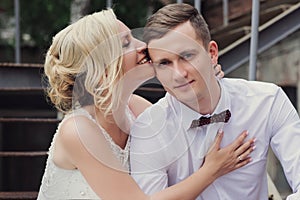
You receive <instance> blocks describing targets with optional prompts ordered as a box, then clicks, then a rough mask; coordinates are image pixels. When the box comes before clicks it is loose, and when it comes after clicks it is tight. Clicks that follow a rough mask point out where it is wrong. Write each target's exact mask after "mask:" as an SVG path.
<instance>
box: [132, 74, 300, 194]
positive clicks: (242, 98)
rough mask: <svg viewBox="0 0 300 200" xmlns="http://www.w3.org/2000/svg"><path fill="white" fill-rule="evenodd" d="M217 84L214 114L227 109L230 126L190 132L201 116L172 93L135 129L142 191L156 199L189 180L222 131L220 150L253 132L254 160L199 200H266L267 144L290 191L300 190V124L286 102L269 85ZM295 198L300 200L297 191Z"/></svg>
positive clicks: (134, 170)
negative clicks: (229, 116)
mask: <svg viewBox="0 0 300 200" xmlns="http://www.w3.org/2000/svg"><path fill="white" fill-rule="evenodd" d="M219 83H220V86H221V98H220V101H219V103H218V105H217V107H216V109H215V111H214V113H219V112H221V111H224V110H226V109H229V110H230V111H231V118H230V120H229V122H228V123H225V124H224V123H215V124H210V125H205V126H202V127H197V128H190V125H191V122H192V120H194V119H198V118H199V117H200V116H201V115H200V114H199V113H197V112H195V111H193V110H192V109H190V108H188V107H187V106H185V105H183V104H182V103H180V102H179V101H178V100H176V99H175V98H174V97H172V96H171V95H169V94H166V96H165V97H164V98H162V99H161V100H160V101H159V102H157V103H156V104H154V105H153V106H152V107H150V108H148V109H147V110H146V111H145V112H144V113H142V114H141V115H140V116H139V117H138V118H137V120H136V122H135V124H134V125H133V127H132V129H131V148H130V163H131V173H132V176H133V177H134V179H135V180H136V181H137V183H138V184H139V186H140V187H141V188H142V189H143V190H144V191H145V192H146V193H148V194H152V193H154V192H157V191H160V190H162V189H164V188H166V187H168V186H171V185H174V184H176V183H178V182H180V181H182V180H184V179H185V178H187V177H188V176H189V175H191V174H192V173H193V172H195V171H196V170H198V169H199V167H200V166H201V164H202V162H203V157H204V155H205V154H206V152H207V149H208V148H209V147H210V145H211V143H212V142H213V141H214V138H215V136H216V134H217V130H218V129H219V128H222V129H223V130H224V137H223V140H222V143H221V146H222V147H224V146H227V145H228V144H230V143H231V142H233V141H234V140H235V139H236V138H237V137H238V136H239V135H240V133H241V132H242V131H243V130H248V131H249V138H252V137H256V138H257V140H256V149H255V151H253V152H252V153H251V157H252V159H253V161H252V162H250V163H249V164H247V165H246V166H244V167H242V168H240V169H237V170H235V171H232V172H230V173H228V174H226V175H224V176H222V177H219V178H218V179H217V180H215V181H214V182H213V183H212V184H211V185H210V186H209V187H208V188H206V189H205V191H204V192H202V194H201V195H200V196H198V198H197V199H198V200H200V199H205V200H235V199H243V200H247V199H249V200H266V199H268V188H267V174H266V163H267V154H268V148H269V145H271V148H272V149H273V151H274V153H275V155H276V156H277V157H278V159H279V160H280V162H281V164H282V166H283V168H284V172H285V175H286V178H287V180H288V182H289V184H290V186H291V188H292V189H293V191H294V192H296V191H297V190H299V189H300V148H299V144H300V119H299V116H298V114H297V112H296V110H295V108H294V107H293V105H292V104H291V102H290V100H289V99H288V97H287V96H286V95H285V93H284V92H283V91H282V89H281V88H279V87H278V86H276V85H274V84H271V83H262V82H250V81H245V80H242V79H226V78H224V79H222V80H221V81H219ZM214 113H213V114H214ZM295 195H297V196H295ZM293 198H295V199H298V200H299V199H300V195H299V192H298V193H297V194H294V197H293Z"/></svg>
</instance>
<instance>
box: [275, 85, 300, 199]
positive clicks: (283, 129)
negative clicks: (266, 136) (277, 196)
mask: <svg viewBox="0 0 300 200" xmlns="http://www.w3.org/2000/svg"><path fill="white" fill-rule="evenodd" d="M270 123H271V127H272V135H271V142H270V144H271V147H272V150H273V152H274V153H275V155H276V156H277V158H278V159H279V161H280V162H281V164H282V167H283V170H284V172H285V175H286V178H287V180H288V182H289V185H290V186H291V188H292V190H293V192H296V191H298V192H297V194H295V196H297V198H296V199H300V196H299V189H300V148H299V142H300V119H299V115H298V113H297V111H296V109H295V108H294V106H293V105H292V103H291V101H290V100H289V99H288V97H287V96H286V94H285V93H284V91H283V90H282V89H281V88H279V89H278V92H277V94H276V96H275V99H274V104H273V106H272V109H271V113H270ZM292 199H294V196H293V197H292V196H291V197H290V200H292Z"/></svg>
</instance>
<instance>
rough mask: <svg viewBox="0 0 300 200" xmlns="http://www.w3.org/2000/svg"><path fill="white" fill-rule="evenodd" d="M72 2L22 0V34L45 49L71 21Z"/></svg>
mask: <svg viewBox="0 0 300 200" xmlns="http://www.w3.org/2000/svg"><path fill="white" fill-rule="evenodd" d="M70 3H71V0H63V1H61V0H30V1H27V0H20V26H21V32H22V33H23V34H24V33H28V34H29V35H30V36H31V38H32V40H33V41H34V42H35V45H36V46H38V47H40V48H41V49H43V48H44V47H45V46H49V44H50V42H51V40H52V37H53V36H54V35H55V34H56V33H57V32H58V31H59V30H61V29H62V28H64V27H65V26H66V25H68V23H69V21H70Z"/></svg>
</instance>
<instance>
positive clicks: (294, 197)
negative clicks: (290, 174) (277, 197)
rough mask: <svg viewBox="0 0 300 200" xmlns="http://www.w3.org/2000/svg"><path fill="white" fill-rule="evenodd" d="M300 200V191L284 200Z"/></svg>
mask: <svg viewBox="0 0 300 200" xmlns="http://www.w3.org/2000/svg"><path fill="white" fill-rule="evenodd" d="M299 199H300V190H298V192H296V193H294V194H291V195H289V196H288V197H287V198H286V200H299Z"/></svg>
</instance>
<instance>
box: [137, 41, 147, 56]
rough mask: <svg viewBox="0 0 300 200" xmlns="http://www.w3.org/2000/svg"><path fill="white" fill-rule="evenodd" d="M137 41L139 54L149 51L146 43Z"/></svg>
mask: <svg viewBox="0 0 300 200" xmlns="http://www.w3.org/2000/svg"><path fill="white" fill-rule="evenodd" d="M135 40H136V49H137V51H138V52H139V53H144V52H145V50H146V49H147V45H146V43H145V42H143V41H141V40H138V39H135Z"/></svg>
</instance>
